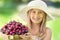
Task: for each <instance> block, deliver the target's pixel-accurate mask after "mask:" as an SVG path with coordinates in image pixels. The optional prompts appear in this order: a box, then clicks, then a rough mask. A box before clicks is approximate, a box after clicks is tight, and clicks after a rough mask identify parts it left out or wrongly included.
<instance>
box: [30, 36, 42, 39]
mask: <svg viewBox="0 0 60 40" xmlns="http://www.w3.org/2000/svg"><path fill="white" fill-rule="evenodd" d="M31 38H32V40H41V38H40V37H37V36H32V37H31Z"/></svg>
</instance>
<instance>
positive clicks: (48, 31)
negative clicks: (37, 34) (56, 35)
mask: <svg viewBox="0 0 60 40" xmlns="http://www.w3.org/2000/svg"><path fill="white" fill-rule="evenodd" d="M46 34H47V35H51V34H52V30H51V29H50V28H48V27H47V28H46Z"/></svg>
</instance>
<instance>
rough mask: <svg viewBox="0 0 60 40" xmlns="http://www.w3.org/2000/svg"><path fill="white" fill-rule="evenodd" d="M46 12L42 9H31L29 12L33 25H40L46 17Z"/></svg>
mask: <svg viewBox="0 0 60 40" xmlns="http://www.w3.org/2000/svg"><path fill="white" fill-rule="evenodd" d="M44 14H45V13H44V12H43V11H42V10H40V9H35V8H34V9H31V10H30V11H29V15H30V19H31V21H32V22H33V23H40V22H41V21H42V19H43V17H44Z"/></svg>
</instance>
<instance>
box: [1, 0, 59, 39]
mask: <svg viewBox="0 0 60 40" xmlns="http://www.w3.org/2000/svg"><path fill="white" fill-rule="evenodd" d="M30 1H32V0H0V29H1V28H2V27H3V26H4V25H5V24H6V23H8V22H10V21H12V20H15V21H19V22H21V23H23V24H24V25H26V22H25V21H24V20H23V19H21V18H20V17H19V11H20V7H24V6H25V5H26V4H27V3H28V2H30ZM43 1H45V2H46V3H47V5H48V8H49V10H50V12H51V14H52V15H53V16H54V17H55V20H54V21H48V22H47V27H49V28H51V29H52V40H60V0H43ZM0 40H2V37H1V36H0Z"/></svg>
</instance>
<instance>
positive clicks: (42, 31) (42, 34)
mask: <svg viewBox="0 0 60 40" xmlns="http://www.w3.org/2000/svg"><path fill="white" fill-rule="evenodd" d="M30 10H32V9H30ZM30 10H28V12H27V17H28V23H27V26H28V27H29V31H31V28H32V21H31V19H30V18H29V15H28V13H29V11H30ZM43 12H44V11H43ZM44 14H45V15H44V17H43V20H42V21H41V22H40V28H39V32H40V33H39V37H40V38H41V39H42V38H44V37H45V32H46V16H47V15H46V13H45V12H44Z"/></svg>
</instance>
